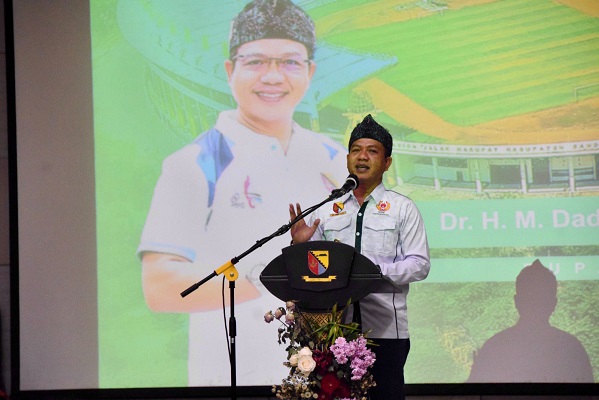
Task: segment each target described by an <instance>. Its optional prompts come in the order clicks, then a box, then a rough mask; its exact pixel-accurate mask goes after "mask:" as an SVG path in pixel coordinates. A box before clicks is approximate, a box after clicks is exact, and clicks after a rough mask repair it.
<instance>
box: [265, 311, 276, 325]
mask: <svg viewBox="0 0 599 400" xmlns="http://www.w3.org/2000/svg"><path fill="white" fill-rule="evenodd" d="M274 319H275V316H274V315H273V313H272V311H269V312H267V313H266V314H264V322H266V323H268V324H270V323H271V322H272V321H274Z"/></svg>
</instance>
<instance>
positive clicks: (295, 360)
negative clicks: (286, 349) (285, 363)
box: [289, 353, 299, 367]
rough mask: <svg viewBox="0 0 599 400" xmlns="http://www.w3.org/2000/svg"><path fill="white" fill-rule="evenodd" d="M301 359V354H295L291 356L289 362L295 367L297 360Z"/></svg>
mask: <svg viewBox="0 0 599 400" xmlns="http://www.w3.org/2000/svg"><path fill="white" fill-rule="evenodd" d="M298 360H299V354H297V353H296V354H293V355H292V356H291V357H289V364H290V365H291V366H292V367H295V366H296V365H297V361H298Z"/></svg>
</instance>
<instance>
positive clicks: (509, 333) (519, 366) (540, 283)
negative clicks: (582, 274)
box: [468, 260, 593, 382]
mask: <svg viewBox="0 0 599 400" xmlns="http://www.w3.org/2000/svg"><path fill="white" fill-rule="evenodd" d="M514 303H515V306H516V309H517V310H518V314H519V315H520V318H519V319H518V322H517V323H516V325H514V326H512V327H510V328H507V329H506V330H504V331H501V332H499V333H497V334H496V335H495V336H493V337H492V338H490V339H489V340H488V341H487V342H486V343H485V344H484V345H483V346H482V348H481V349H480V350H479V351H478V352H477V354H476V355H475V357H474V363H473V365H472V369H471V371H470V377H469V378H468V382H593V369H592V367H591V362H590V360H589V356H588V354H587V352H586V351H585V349H584V347H583V346H582V344H581V343H580V342H579V341H578V339H577V338H576V337H574V336H573V335H571V334H570V333H568V332H565V331H563V330H561V329H558V328H556V327H554V326H551V324H550V322H549V318H550V317H551V315H552V314H553V312H554V311H555V307H556V305H557V280H556V278H555V275H554V274H553V272H551V271H550V270H549V269H547V268H545V267H544V266H543V264H541V262H540V261H539V260H536V261H535V262H534V263H533V264H532V265H529V266H527V267H525V268H524V269H522V271H521V272H520V274H519V275H518V277H517V278H516V295H515V296H514Z"/></svg>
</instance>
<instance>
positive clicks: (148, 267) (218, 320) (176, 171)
mask: <svg viewBox="0 0 599 400" xmlns="http://www.w3.org/2000/svg"><path fill="white" fill-rule="evenodd" d="M315 44H316V38H315V30H314V23H313V21H312V20H311V19H310V17H309V16H308V15H307V14H306V13H305V12H304V11H303V10H302V9H300V8H299V7H297V6H296V5H294V4H293V3H292V2H291V1H289V0H278V1H274V0H256V1H253V2H251V3H249V4H247V5H246V6H245V8H244V9H243V10H242V11H241V12H240V13H239V14H238V15H237V16H236V17H235V18H234V20H233V23H232V27H231V32H230V40H229V53H230V54H229V59H227V60H226V61H225V63H224V67H225V70H226V73H227V76H228V82H229V86H230V88H231V92H232V94H233V97H234V98H235V100H236V102H237V108H236V109H235V110H228V111H224V112H221V113H220V115H219V116H218V120H217V122H216V124H215V126H214V127H213V128H212V129H210V130H208V131H206V132H204V133H201V134H200V135H199V136H198V137H197V138H196V139H195V140H194V141H193V142H192V143H190V144H189V145H187V146H185V147H184V148H182V149H181V150H179V151H177V152H175V153H174V154H172V155H170V156H169V157H167V158H166V159H165V160H164V163H163V168H162V174H161V176H160V178H159V180H158V183H157V185H156V188H155V191H154V195H153V199H152V203H151V207H150V210H149V213H148V216H147V220H146V223H145V226H144V229H143V233H142V236H141V242H140V244H139V248H138V256H139V257H140V259H141V260H142V265H143V267H142V270H143V273H142V275H143V276H142V281H143V290H144V295H145V299H146V303H147V305H148V307H150V309H152V310H153V311H156V312H174V313H178V312H185V313H190V320H189V334H190V336H189V363H188V374H189V385H193V386H227V385H229V384H230V367H229V362H228V351H227V337H226V335H225V331H224V327H223V318H222V307H223V304H222V297H223V296H222V282H221V277H218V278H217V279H212V280H210V281H208V282H207V283H205V284H204V285H202V286H201V287H200V288H198V289H197V290H196V291H195V292H193V293H192V294H191V295H189V296H187V297H184V298H181V296H180V293H181V292H182V291H183V290H185V289H186V288H188V287H190V286H191V285H193V284H194V283H196V282H198V281H200V280H202V279H203V278H204V277H206V276H208V275H209V274H210V273H212V271H214V270H215V269H217V268H218V267H219V266H220V265H222V264H223V263H225V262H226V261H228V260H230V259H231V258H233V257H235V256H237V255H239V254H240V253H242V252H243V251H245V250H246V249H248V248H249V247H251V246H252V245H253V244H254V243H255V241H256V240H258V239H260V238H263V237H265V236H268V235H270V234H271V233H272V232H274V231H275V230H276V229H277V228H278V227H280V226H281V225H283V224H284V223H286V222H287V220H288V215H286V211H285V207H283V206H282V205H283V204H288V203H289V202H291V201H297V199H298V198H299V199H303V200H301V201H302V202H304V203H306V204H310V203H316V202H318V201H320V200H322V199H323V198H325V197H326V196H327V195H328V194H329V193H330V191H331V190H332V189H334V188H335V187H338V186H339V184H340V183H342V182H343V180H344V178H345V175H346V174H347V170H346V169H345V155H346V154H347V153H346V151H345V150H344V148H343V147H342V146H340V145H339V144H337V143H336V142H334V141H332V140H330V139H328V138H327V137H325V136H323V135H321V134H317V133H315V132H312V131H309V130H307V129H304V128H302V127H301V126H300V125H298V124H297V123H295V122H294V121H293V115H294V111H295V108H296V106H297V105H298V103H299V102H300V101H301V100H302V98H303V96H304V94H305V93H306V91H307V89H308V87H309V85H310V82H311V79H312V77H313V75H314V73H315V71H316V63H315V62H314V52H315ZM288 240H289V239H288V238H287V239H285V238H283V237H281V238H277V239H275V240H273V241H272V242H269V243H268V244H267V245H266V246H265V248H264V249H259V250H258V251H256V252H253V253H251V254H250V255H248V256H247V257H245V258H243V260H241V262H240V263H239V265H238V266H237V268H238V270H239V273H240V278H239V279H238V280H237V281H236V292H235V303H236V317H237V340H236V344H237V345H236V349H237V360H238V362H237V383H238V384H239V385H267V384H273V383H276V382H277V381H278V380H279V379H280V377H281V376H284V373H285V367H283V365H282V361H283V360H284V349H283V348H281V347H279V346H278V345H277V343H276V332H273V331H272V327H271V326H268V325H266V324H264V323H263V321H262V315H263V314H264V312H265V311H267V310H268V309H270V308H273V307H276V306H277V304H278V302H279V300H276V299H275V298H274V297H272V296H271V295H270V294H268V293H267V292H266V291H265V290H264V288H263V287H262V286H261V284H260V283H259V281H258V279H257V278H258V276H259V273H260V272H261V270H262V269H263V268H264V267H265V266H266V264H267V263H268V262H269V261H270V260H271V259H273V258H274V257H275V256H277V255H278V254H280V249H281V248H282V247H285V246H287V245H288V244H289V243H288ZM225 297H227V298H228V295H227V296H225Z"/></svg>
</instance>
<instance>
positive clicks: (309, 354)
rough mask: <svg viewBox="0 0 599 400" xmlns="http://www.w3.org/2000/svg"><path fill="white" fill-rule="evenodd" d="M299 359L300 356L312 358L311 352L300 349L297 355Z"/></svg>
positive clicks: (305, 348)
mask: <svg viewBox="0 0 599 400" xmlns="http://www.w3.org/2000/svg"><path fill="white" fill-rule="evenodd" d="M297 354H298V355H299V356H300V357H302V356H310V357H312V350H310V348H309V347H302V349H301V350H300V351H299V353H297Z"/></svg>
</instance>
